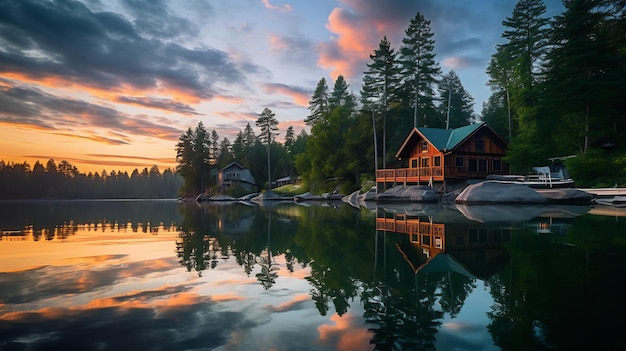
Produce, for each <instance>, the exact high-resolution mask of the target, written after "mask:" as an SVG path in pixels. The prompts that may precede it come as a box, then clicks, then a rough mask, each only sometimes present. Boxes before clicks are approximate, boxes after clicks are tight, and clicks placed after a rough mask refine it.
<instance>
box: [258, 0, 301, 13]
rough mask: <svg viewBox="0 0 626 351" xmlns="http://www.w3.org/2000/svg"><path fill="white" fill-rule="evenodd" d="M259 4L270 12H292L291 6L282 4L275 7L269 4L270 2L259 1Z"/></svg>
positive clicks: (265, 0) (267, 0)
mask: <svg viewBox="0 0 626 351" xmlns="http://www.w3.org/2000/svg"><path fill="white" fill-rule="evenodd" d="M261 2H262V3H263V5H264V6H265V8H267V9H269V10H272V11H278V12H291V11H292V10H293V7H292V6H291V5H289V4H284V5H282V6H276V5H272V4H271V3H270V0H261Z"/></svg>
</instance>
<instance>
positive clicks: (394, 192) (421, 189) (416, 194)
mask: <svg viewBox="0 0 626 351" xmlns="http://www.w3.org/2000/svg"><path fill="white" fill-rule="evenodd" d="M376 200H378V201H381V202H384V201H414V202H438V201H439V193H438V192H437V191H436V190H435V189H434V188H431V187H429V186H424V185H407V186H404V185H398V186H395V187H393V188H391V189H387V190H386V191H384V192H382V193H380V194H378V196H377V197H376Z"/></svg>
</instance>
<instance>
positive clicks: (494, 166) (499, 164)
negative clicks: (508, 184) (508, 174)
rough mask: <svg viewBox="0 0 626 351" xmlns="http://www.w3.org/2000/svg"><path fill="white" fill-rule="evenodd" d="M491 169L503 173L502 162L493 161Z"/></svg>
mask: <svg viewBox="0 0 626 351" xmlns="http://www.w3.org/2000/svg"><path fill="white" fill-rule="evenodd" d="M491 168H492V169H493V171H495V172H499V171H502V160H493V161H492V162H491Z"/></svg>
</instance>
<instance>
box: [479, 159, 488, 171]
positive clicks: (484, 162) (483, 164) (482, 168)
mask: <svg viewBox="0 0 626 351" xmlns="http://www.w3.org/2000/svg"><path fill="white" fill-rule="evenodd" d="M478 172H483V173H485V172H487V160H478Z"/></svg>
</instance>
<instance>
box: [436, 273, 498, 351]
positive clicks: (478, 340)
mask: <svg viewBox="0 0 626 351" xmlns="http://www.w3.org/2000/svg"><path fill="white" fill-rule="evenodd" d="M475 284H476V288H475V289H474V290H473V291H472V292H471V293H470V294H469V295H468V296H467V299H466V300H465V303H464V304H463V308H462V309H461V311H460V312H459V314H458V315H457V316H456V318H454V319H451V318H450V316H449V315H446V316H445V317H444V319H443V320H442V323H441V327H440V329H439V334H438V335H437V341H438V342H437V344H436V345H437V349H438V350H500V348H499V347H497V346H495V345H494V344H493V340H492V339H491V335H490V334H489V333H487V330H486V325H487V324H489V319H488V317H487V313H486V312H487V311H486V310H485V307H489V306H490V305H492V304H493V298H492V297H491V295H490V294H489V290H488V289H487V288H486V287H485V284H484V282H483V281H482V280H476V281H475Z"/></svg>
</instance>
